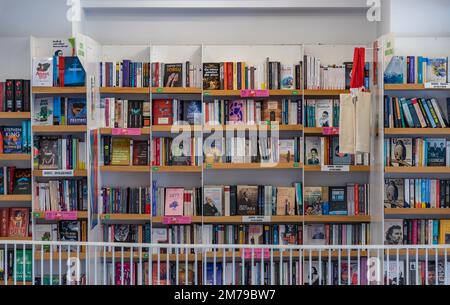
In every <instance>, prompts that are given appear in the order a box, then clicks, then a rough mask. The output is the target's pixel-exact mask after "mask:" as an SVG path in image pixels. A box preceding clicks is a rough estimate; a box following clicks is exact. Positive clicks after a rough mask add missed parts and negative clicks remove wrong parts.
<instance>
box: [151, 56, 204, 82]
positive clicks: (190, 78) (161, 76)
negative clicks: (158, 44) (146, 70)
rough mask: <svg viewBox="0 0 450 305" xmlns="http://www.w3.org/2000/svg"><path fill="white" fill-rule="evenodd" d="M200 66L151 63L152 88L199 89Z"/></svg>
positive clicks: (187, 63) (187, 62) (188, 63)
mask: <svg viewBox="0 0 450 305" xmlns="http://www.w3.org/2000/svg"><path fill="white" fill-rule="evenodd" d="M200 71H201V66H200V65H196V64H193V63H191V62H190V61H186V62H184V63H163V62H152V87H184V88H201V86H202V85H201V72H200Z"/></svg>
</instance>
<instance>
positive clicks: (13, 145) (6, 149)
mask: <svg viewBox="0 0 450 305" xmlns="http://www.w3.org/2000/svg"><path fill="white" fill-rule="evenodd" d="M21 152H22V128H21V127H3V153H5V154H17V153H21Z"/></svg>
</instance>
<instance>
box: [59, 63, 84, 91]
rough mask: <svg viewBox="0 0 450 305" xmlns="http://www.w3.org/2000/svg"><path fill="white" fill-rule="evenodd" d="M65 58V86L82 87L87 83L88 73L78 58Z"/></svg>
mask: <svg viewBox="0 0 450 305" xmlns="http://www.w3.org/2000/svg"><path fill="white" fill-rule="evenodd" d="M63 58H64V72H63V74H64V78H63V79H64V86H66V87H76V86H79V87H82V86H84V85H85V82H86V72H85V70H84V68H83V65H82V64H81V62H80V60H79V58H78V57H77V56H66V57H63Z"/></svg>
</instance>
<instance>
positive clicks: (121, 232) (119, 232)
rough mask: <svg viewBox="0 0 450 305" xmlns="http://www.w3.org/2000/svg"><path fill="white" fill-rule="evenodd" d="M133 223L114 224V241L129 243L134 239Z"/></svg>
mask: <svg viewBox="0 0 450 305" xmlns="http://www.w3.org/2000/svg"><path fill="white" fill-rule="evenodd" d="M133 227H134V226H133V225H126V224H117V225H114V227H113V230H114V242H118V243H128V242H134V241H133Z"/></svg>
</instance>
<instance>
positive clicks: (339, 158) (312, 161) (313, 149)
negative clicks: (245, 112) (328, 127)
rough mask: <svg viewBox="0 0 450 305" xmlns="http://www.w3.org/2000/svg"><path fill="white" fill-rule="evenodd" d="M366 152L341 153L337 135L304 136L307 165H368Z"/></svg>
mask: <svg viewBox="0 0 450 305" xmlns="http://www.w3.org/2000/svg"><path fill="white" fill-rule="evenodd" d="M369 161H370V156H369V154H368V153H357V154H355V155H352V154H341V153H340V152H339V137H305V164H307V165H369Z"/></svg>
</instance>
